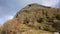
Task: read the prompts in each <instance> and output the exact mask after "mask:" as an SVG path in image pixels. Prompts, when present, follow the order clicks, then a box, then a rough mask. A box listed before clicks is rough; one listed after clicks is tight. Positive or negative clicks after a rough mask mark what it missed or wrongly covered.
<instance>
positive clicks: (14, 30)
mask: <svg viewBox="0 0 60 34" xmlns="http://www.w3.org/2000/svg"><path fill="white" fill-rule="evenodd" d="M53 32H60V8H52V7H47V6H43V5H39V4H29V5H28V6H26V7H25V8H23V9H21V10H20V11H19V12H17V14H16V15H15V16H14V18H13V19H11V20H8V21H7V22H5V23H4V24H3V26H2V31H1V33H2V34H47V33H48V34H53Z"/></svg>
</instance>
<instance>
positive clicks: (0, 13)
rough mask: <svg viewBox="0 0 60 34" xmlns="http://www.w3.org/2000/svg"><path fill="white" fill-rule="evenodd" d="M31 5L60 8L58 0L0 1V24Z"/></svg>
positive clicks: (59, 0)
mask: <svg viewBox="0 0 60 34" xmlns="http://www.w3.org/2000/svg"><path fill="white" fill-rule="evenodd" d="M31 3H38V4H41V5H45V6H51V7H56V8H60V0H0V24H3V23H4V22H5V21H7V20H9V19H11V18H13V16H14V15H15V14H16V13H17V12H18V11H19V10H21V9H22V8H23V7H25V6H26V5H28V4H31Z"/></svg>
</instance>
